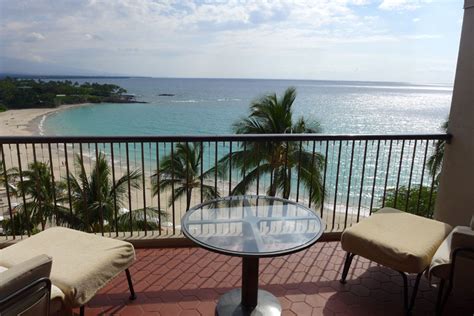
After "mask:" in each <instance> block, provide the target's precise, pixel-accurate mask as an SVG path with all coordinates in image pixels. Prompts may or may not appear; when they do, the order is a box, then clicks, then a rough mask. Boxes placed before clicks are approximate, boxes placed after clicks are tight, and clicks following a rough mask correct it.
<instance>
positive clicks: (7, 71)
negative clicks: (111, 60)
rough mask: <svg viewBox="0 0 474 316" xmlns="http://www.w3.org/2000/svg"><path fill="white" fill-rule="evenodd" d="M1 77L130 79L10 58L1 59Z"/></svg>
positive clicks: (88, 70)
mask: <svg viewBox="0 0 474 316" xmlns="http://www.w3.org/2000/svg"><path fill="white" fill-rule="evenodd" d="M0 75H3V77H5V76H6V75H14V76H15V77H18V76H21V77H39V76H41V77H48V78H51V77H53V76H54V77H57V76H59V77H74V78H77V77H111V76H113V77H115V76H119V77H130V76H123V75H120V74H111V73H104V72H97V71H94V70H90V69H80V68H75V67H70V66H64V65H58V64H54V63H47V62H35V61H30V60H23V59H17V58H10V57H3V56H2V57H0Z"/></svg>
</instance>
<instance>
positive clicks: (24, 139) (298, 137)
mask: <svg viewBox="0 0 474 316" xmlns="http://www.w3.org/2000/svg"><path fill="white" fill-rule="evenodd" d="M451 138H452V135H451V134H387V135H381V134H361V135H357V134H334V135H328V134H233V135H179V136H172V135H170V136H0V144H29V143H44V144H46V143H64V142H66V143H110V142H117V143H118V142H122V143H132V142H186V141H187V142H212V141H313V140H314V141H326V140H330V141H333V140H334V141H335V140H446V141H450V140H451Z"/></svg>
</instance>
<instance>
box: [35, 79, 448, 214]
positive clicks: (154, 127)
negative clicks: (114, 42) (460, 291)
mask: <svg viewBox="0 0 474 316" xmlns="http://www.w3.org/2000/svg"><path fill="white" fill-rule="evenodd" d="M78 81H80V80H78ZM82 81H84V80H82ZM96 81H97V82H100V83H105V82H107V83H115V84H118V85H120V86H122V87H124V88H126V89H127V90H128V92H129V93H134V94H136V95H137V99H138V100H140V101H146V102H148V103H147V104H94V105H87V106H82V107H77V108H73V109H68V110H64V111H59V112H57V113H55V114H53V115H50V116H48V117H46V119H45V120H44V121H43V125H42V129H43V131H44V133H45V134H48V135H102V136H105V135H114V136H120V135H137V136H140V135H192V134H194V135H196V134H201V135H215V134H231V133H232V123H234V122H235V121H236V120H238V119H239V118H240V117H243V116H245V115H246V114H247V113H248V112H247V111H248V106H249V104H250V103H251V102H252V100H254V99H255V98H257V97H259V96H262V95H264V94H265V93H270V92H277V93H278V94H282V93H283V92H284V90H285V89H286V88H287V87H289V86H294V87H296V89H297V93H298V96H297V98H296V101H295V105H294V110H295V114H296V116H300V115H304V116H305V117H306V118H308V119H312V120H317V121H319V122H320V124H321V127H322V129H323V133H327V134H413V133H436V132H439V126H440V125H441V124H442V123H443V122H444V120H445V119H446V118H447V116H448V112H449V106H450V103H451V94H452V88H451V87H448V86H434V85H433V86H428V85H424V86H422V85H410V84H401V83H374V82H336V81H288V80H223V79H150V78H137V79H114V80H112V79H101V80H96ZM162 93H171V94H174V96H172V97H166V96H159V94H162ZM295 119H296V118H295ZM353 145H354V157H353V164H352V163H351V162H350V157H351V149H352V148H351V146H352V144H351V143H350V142H342V143H341V144H340V145H339V143H333V142H330V143H327V144H326V145H325V144H324V143H318V144H317V147H316V151H317V152H321V153H324V152H325V151H326V146H328V155H327V157H326V158H327V179H326V180H327V181H326V190H327V191H326V200H325V204H324V206H325V207H326V208H328V209H332V208H337V209H338V210H340V211H344V209H345V208H346V207H350V208H352V210H351V211H350V212H351V214H357V212H359V210H358V208H357V207H356V206H357V205H358V201H359V198H361V205H362V213H364V214H368V212H369V210H370V207H371V205H372V202H374V203H375V204H374V205H376V204H380V201H381V199H382V196H383V194H384V192H385V189H386V188H393V187H398V186H399V185H400V186H401V185H408V184H409V183H412V184H419V183H420V182H421V181H422V166H423V154H424V148H426V146H427V143H426V142H418V143H417V144H416V145H415V143H414V142H407V143H404V142H393V148H392V143H391V142H386V141H382V142H381V143H380V157H379V159H378V160H376V159H375V158H376V151H377V143H375V142H367V146H368V151H367V160H366V163H365V166H366V169H365V174H364V177H363V178H362V165H363V157H364V153H363V149H364V146H365V143H363V142H355V143H354V144H353ZM432 145H433V143H430V149H429V151H428V153H429V152H431V150H432V149H431V148H432ZM98 146H99V147H98V149H99V150H100V151H103V152H105V153H107V154H108V155H110V149H109V145H108V144H99V145H98ZM140 146H141V145H140V144H134V143H132V144H130V147H129V155H130V161H131V165H132V169H135V168H140V161H141V152H142V148H141V147H140ZM143 146H144V148H143V153H144V158H145V159H144V166H145V168H144V169H145V171H147V172H148V173H149V174H152V172H153V170H154V169H156V165H157V160H156V159H155V157H156V156H157V155H158V156H160V157H163V156H165V155H168V154H170V152H171V147H170V144H169V143H168V144H164V143H163V144H160V145H159V150H158V152H159V153H157V148H156V145H155V144H148V143H147V144H145V145H143ZM203 146H204V170H207V169H209V168H211V167H212V166H214V162H215V156H214V154H215V145H214V144H208V143H206V144H203ZM236 146H237V144H234V150H236V149H237V148H236ZM304 146H305V148H306V149H307V150H311V144H305V145H304ZM339 146H341V147H340V150H341V154H340V157H341V160H340V166H339V164H338V156H339ZM416 146H418V147H417V150H416V155H414V154H413V152H415V147H416ZM73 150H74V149H73ZM75 150H76V152H77V148H76V149H75ZM84 150H85V154H86V155H87V156H89V157H92V158H93V157H94V156H95V155H94V148H93V146H92V148H91V147H90V146H86V145H85V148H84ZM229 150H230V149H229V144H228V143H225V144H223V143H219V144H218V153H219V154H218V157H219V158H220V157H222V155H224V154H225V153H228V152H229ZM114 151H115V157H116V159H118V160H119V163H120V164H121V166H122V167H123V166H125V164H124V161H125V157H126V154H125V148H124V144H115V145H114ZM389 152H391V154H389ZM389 155H391V158H390V159H388V156H389ZM160 159H161V158H160ZM389 160H390V162H388V161H389ZM402 160H403V164H401V161H402ZM376 161H377V163H376ZM412 161H413V162H414V166H415V168H414V169H413V170H412V169H411V168H410V166H411V162H412ZM377 164H378V169H377V167H376V165H377ZM338 166H339V167H340V170H339V171H338V168H339V167H338ZM351 166H352V168H351ZM119 170H121V168H119ZM375 171H377V172H375ZM233 173H234V174H233V176H232V181H233V182H235V181H238V180H237V179H239V178H240V176H239V172H238V171H237V170H233ZM397 174H399V175H400V176H397ZM349 179H352V182H350V180H349ZM423 181H424V182H423V183H424V185H429V183H431V179H430V178H429V177H428V176H427V175H426V174H425V175H424V179H423ZM269 182H270V179H269V177H263V178H262V179H261V183H260V189H261V191H260V192H265V190H266V187H267V185H268V183H269ZM362 182H363V183H362ZM233 185H235V183H233ZM361 185H362V187H361ZM372 186H374V192H372ZM219 188H220V190H221V192H227V190H228V185H227V184H226V182H219ZM292 188H293V189H292V190H293V191H292V192H293V195H292V198H295V197H294V193H295V192H296V188H297V175H296V173H295V174H294V175H293V181H292ZM252 190H253V192H254V193H255V191H256V188H253V189H252ZM301 194H302V196H301V198H303V199H307V195H308V189H307V188H305V189H304V190H302V191H301ZM336 198H337V201H336ZM328 203H329V204H328Z"/></svg>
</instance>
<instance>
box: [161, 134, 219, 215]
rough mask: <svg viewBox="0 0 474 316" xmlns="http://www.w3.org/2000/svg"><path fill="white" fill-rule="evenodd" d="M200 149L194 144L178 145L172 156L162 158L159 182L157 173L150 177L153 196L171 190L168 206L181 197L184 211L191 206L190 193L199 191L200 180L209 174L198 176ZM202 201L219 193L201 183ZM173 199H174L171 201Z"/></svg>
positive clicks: (212, 187)
mask: <svg viewBox="0 0 474 316" xmlns="http://www.w3.org/2000/svg"><path fill="white" fill-rule="evenodd" d="M201 158H202V155H201V147H200V146H199V144H194V143H186V144H184V143H179V144H177V145H176V149H175V150H174V152H173V155H171V154H170V155H168V156H166V157H164V158H163V160H162V161H161V163H160V170H159V176H160V177H159V182H158V172H156V171H155V174H153V175H152V185H153V195H157V194H159V192H158V188H160V190H161V192H163V191H165V190H167V189H170V188H173V187H174V192H173V195H171V196H170V200H169V205H172V204H173V202H174V201H176V200H178V199H179V198H181V197H186V209H187V210H188V209H189V208H190V206H191V197H192V191H193V190H194V189H201V182H202V181H201V180H203V181H204V180H205V179H207V178H209V176H210V172H209V171H208V172H205V173H204V174H203V175H202V177H201V174H200V166H201ZM202 195H203V200H206V201H207V200H210V199H213V198H216V197H219V192H218V191H217V190H216V189H215V188H214V186H212V185H207V184H206V183H204V182H203V183H202ZM173 197H174V199H173Z"/></svg>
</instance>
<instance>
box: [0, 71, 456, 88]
mask: <svg viewBox="0 0 474 316" xmlns="http://www.w3.org/2000/svg"><path fill="white" fill-rule="evenodd" d="M5 77H12V78H19V77H29V78H53V79H59V78H64V79H66V78H78V79H80V78H99V79H107V78H110V79H131V78H148V79H185V80H186V79H190V80H192V79H201V80H267V81H270V80H273V81H330V82H369V83H396V84H404V85H445V86H449V87H453V86H454V83H446V82H429V83H428V82H425V83H420V82H409V81H389V80H347V79H301V78H299V79H295V78H292V79H289V78H250V77H247V78H245V77H174V76H156V77H155V76H142V75H92V74H91V75H74V74H71V75H66V74H64V75H59V74H26V73H25V74H22V73H3V72H0V78H5Z"/></svg>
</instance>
